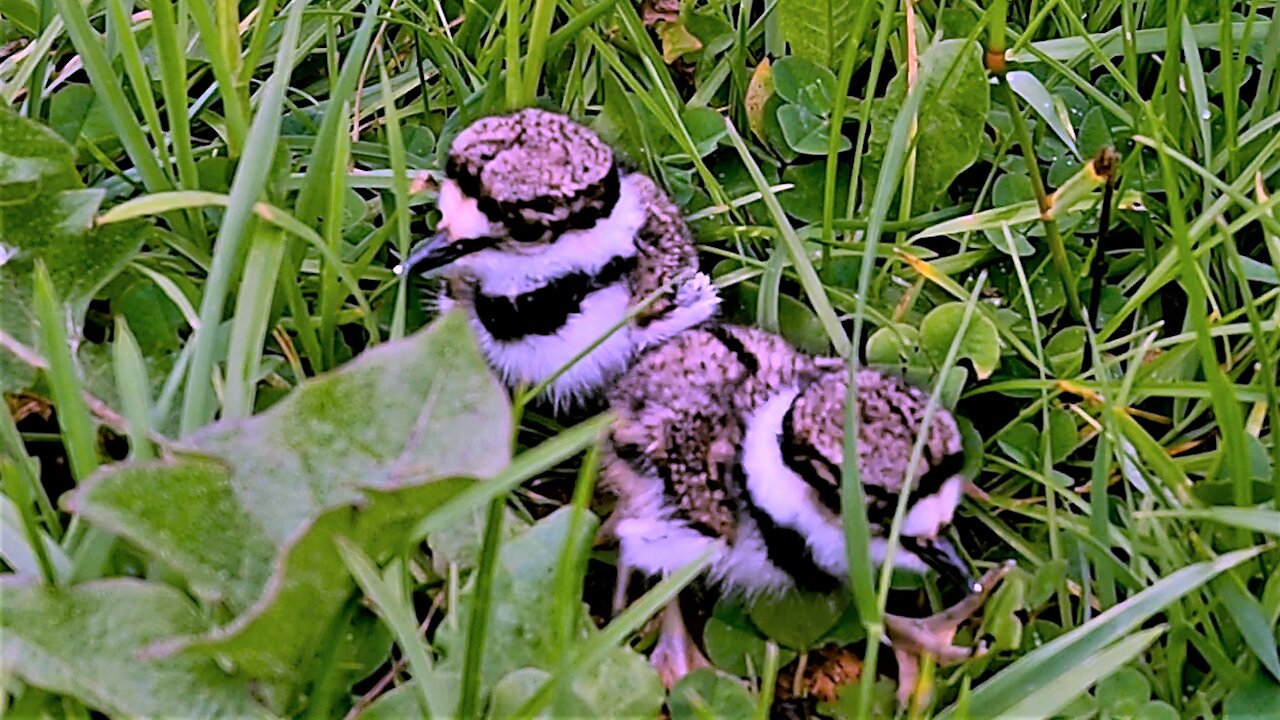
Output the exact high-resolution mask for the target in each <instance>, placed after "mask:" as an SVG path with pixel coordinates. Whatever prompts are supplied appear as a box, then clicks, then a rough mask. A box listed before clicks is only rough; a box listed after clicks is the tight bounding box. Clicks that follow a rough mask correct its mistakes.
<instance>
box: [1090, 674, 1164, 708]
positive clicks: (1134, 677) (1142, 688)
mask: <svg viewBox="0 0 1280 720" xmlns="http://www.w3.org/2000/svg"><path fill="white" fill-rule="evenodd" d="M1094 695H1095V696H1097V698H1098V705H1099V706H1100V707H1101V708H1102V709H1103V710H1106V711H1107V712H1109V713H1111V714H1112V715H1119V716H1121V717H1124V716H1128V715H1133V714H1134V713H1136V712H1137V711H1138V708H1139V707H1141V706H1142V705H1143V704H1144V703H1146V702H1147V700H1149V699H1151V682H1150V681H1149V680H1147V678H1146V676H1145V675H1143V674H1142V673H1140V672H1138V671H1137V670H1134V669H1133V668H1120V669H1119V670H1117V671H1115V672H1114V673H1112V674H1110V675H1108V676H1106V677H1104V678H1102V680H1100V681H1098V689H1097V690H1096V691H1095V692H1094Z"/></svg>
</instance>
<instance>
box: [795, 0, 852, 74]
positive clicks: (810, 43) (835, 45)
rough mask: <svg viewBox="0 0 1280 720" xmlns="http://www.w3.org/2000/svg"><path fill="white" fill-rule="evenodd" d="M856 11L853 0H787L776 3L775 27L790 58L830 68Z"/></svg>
mask: <svg viewBox="0 0 1280 720" xmlns="http://www.w3.org/2000/svg"><path fill="white" fill-rule="evenodd" d="M856 8H857V3H856V2H854V0H788V1H787V2H784V3H779V4H778V10H777V13H778V25H779V27H780V28H781V29H782V36H783V37H784V38H785V39H786V41H787V44H789V45H790V46H791V52H792V53H793V54H794V55H796V56H797V57H801V58H804V59H805V60H809V61H810V62H815V63H817V64H819V65H821V66H823V67H825V68H834V67H835V65H836V61H837V60H838V58H839V56H838V53H839V52H840V48H841V47H842V46H843V45H844V43H845V42H846V41H847V40H848V39H849V28H851V27H852V26H853V15H854V10H855V9H856Z"/></svg>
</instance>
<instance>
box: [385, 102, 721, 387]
mask: <svg viewBox="0 0 1280 720" xmlns="http://www.w3.org/2000/svg"><path fill="white" fill-rule="evenodd" d="M445 175H446V179H445V181H444V182H443V183H442V185H441V188H440V199H439V209H440V213H441V218H440V221H439V224H438V225H437V233H436V235H435V237H434V238H432V239H431V240H430V241H428V242H427V243H425V244H424V245H423V246H422V247H421V248H420V249H418V250H416V251H415V252H413V253H412V254H411V256H410V257H409V258H407V259H406V260H405V261H404V262H403V263H402V264H401V265H400V266H399V267H398V268H397V272H406V271H416V272H428V273H430V272H436V273H439V274H441V275H443V276H444V277H445V279H446V280H447V286H446V290H445V293H444V295H443V297H442V298H441V299H440V302H439V306H440V309H441V310H446V309H448V308H451V307H455V306H459V307H461V308H463V309H464V310H465V312H466V313H467V315H468V316H469V317H470V319H471V324H472V327H473V328H474V330H475V332H476V335H477V336H478V338H479V340H480V343H481V346H482V347H483V349H484V352H485V353H486V355H487V356H488V358H489V361H490V364H491V365H492V366H493V367H494V369H495V370H496V371H497V372H498V373H499V374H500V375H501V376H502V378H503V379H504V380H505V381H506V382H507V384H508V385H509V386H512V387H514V386H516V385H519V384H524V385H526V386H534V385H537V384H539V383H542V382H544V381H547V380H548V379H550V378H551V377H552V376H553V375H554V373H555V372H556V371H557V370H559V369H560V368H561V367H562V366H564V365H566V364H567V363H569V362H570V361H571V360H573V359H574V358H576V357H578V356H579V355H581V354H582V353H584V352H586V351H587V350H588V348H590V347H591V346H592V344H593V343H594V342H596V341H597V340H598V339H599V338H601V337H602V336H604V335H605V334H606V333H607V332H608V331H609V330H610V329H611V328H613V327H615V326H617V325H619V324H622V327H621V329H620V330H618V331H617V332H614V333H613V334H612V335H609V336H608V338H607V339H606V340H604V341H603V342H602V343H601V344H599V345H598V346H596V347H595V348H594V349H591V350H590V352H588V353H586V355H585V356H583V357H582V358H581V360H579V361H578V362H576V363H575V364H574V365H572V366H571V367H570V368H569V369H568V370H567V371H566V372H564V373H563V374H562V375H560V376H559V377H557V378H555V379H554V380H553V381H552V382H551V383H550V385H549V387H548V392H547V395H548V397H549V399H550V400H551V402H552V403H553V405H554V406H555V407H556V408H558V409H559V408H566V407H570V406H573V405H576V404H579V403H581V402H582V401H588V400H591V399H593V398H598V397H599V394H600V392H601V391H602V390H603V389H604V388H605V387H607V385H608V384H609V383H611V382H612V381H613V380H614V379H615V378H616V377H617V375H618V374H619V373H621V372H622V371H623V370H625V369H626V368H627V367H628V366H629V365H630V363H631V361H632V360H633V358H634V356H635V354H636V353H637V352H638V351H639V350H641V349H643V348H645V347H647V346H649V345H652V344H654V343H656V342H659V341H661V340H663V339H665V338H667V337H669V336H670V335H673V334H675V333H677V332H679V331H680V330H683V329H685V328H688V327H691V326H693V325H696V324H698V323H700V322H702V321H704V320H706V319H708V318H709V317H711V316H712V315H713V314H714V313H715V311H716V308H717V306H718V303H719V296H718V293H717V292H716V289H715V287H714V285H713V284H712V283H711V280H710V278H708V277H707V276H706V275H705V274H703V273H700V272H698V262H697V253H696V251H695V248H694V244H693V240H692V237H691V235H690V233H689V229H688V227H687V226H686V224H685V222H684V219H683V218H682V217H681V214H680V211H679V209H678V208H677V207H676V206H675V204H674V203H672V201H671V200H670V199H669V198H668V197H667V196H666V194H664V193H663V192H662V190H661V189H659V188H658V186H657V185H656V184H655V183H654V182H653V180H651V179H650V178H648V177H646V176H645V175H643V174H641V173H638V172H625V171H624V170H623V169H622V167H621V166H620V164H619V162H618V160H617V158H615V155H614V152H613V150H612V148H610V146H609V145H608V144H607V143H605V142H604V141H603V140H601V139H600V138H599V137H598V136H597V135H596V134H595V133H594V132H592V131H591V130H590V129H588V128H586V127H585V126H583V125H581V124H579V123H577V122H574V121H573V120H571V119H569V118H568V117H566V116H564V115H562V114H559V113H554V112H549V111H546V110H539V109H526V110H521V111H519V112H516V113H512V114H509V115H495V116H491V117H486V118H483V119H481V120H478V121H476V122H475V123H473V124H471V125H470V126H468V127H467V128H466V129H465V130H463V131H462V133H460V134H459V135H458V136H457V138H456V139H455V140H454V141H453V144H452V145H451V147H450V150H449V157H448V162H447V165H446V168H445ZM664 287H666V288H668V289H670V290H672V292H668V293H667V294H665V295H662V296H661V297H659V298H658V299H657V300H656V301H655V302H654V303H653V304H652V305H650V306H648V308H647V309H645V310H644V311H642V312H640V313H639V314H638V315H637V316H635V317H634V318H633V319H632V320H631V321H630V322H624V321H625V320H626V319H627V316H628V314H629V313H630V312H632V311H633V310H634V308H635V307H636V306H637V305H639V304H640V303H641V301H642V300H644V299H645V298H647V297H649V296H650V295H652V294H653V293H655V291H658V290H660V289H662V288H664Z"/></svg>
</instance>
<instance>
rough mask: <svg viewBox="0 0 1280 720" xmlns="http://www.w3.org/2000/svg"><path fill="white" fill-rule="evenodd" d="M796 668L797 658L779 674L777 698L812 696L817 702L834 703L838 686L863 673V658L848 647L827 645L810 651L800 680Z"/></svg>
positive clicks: (798, 666) (851, 681) (854, 679)
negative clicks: (797, 680) (797, 678)
mask: <svg viewBox="0 0 1280 720" xmlns="http://www.w3.org/2000/svg"><path fill="white" fill-rule="evenodd" d="M798 669H800V664H799V660H797V661H795V662H792V663H791V664H790V665H788V666H787V667H785V668H783V669H782V671H781V672H780V673H778V689H777V691H776V694H775V697H777V699H778V700H790V699H793V698H806V697H812V698H816V699H817V700H818V701H819V702H835V701H836V694H837V693H838V692H839V690H840V688H842V687H844V686H845V685H850V684H852V683H856V682H857V681H858V678H859V677H861V676H862V658H860V657H858V656H857V654H855V653H854V652H853V651H852V650H850V649H849V648H847V647H842V646H840V645H826V646H824V647H821V648H818V649H816V650H812V651H810V652H809V656H808V661H807V662H806V663H805V666H804V668H803V673H802V675H801V677H800V681H799V683H797V682H796V670H798Z"/></svg>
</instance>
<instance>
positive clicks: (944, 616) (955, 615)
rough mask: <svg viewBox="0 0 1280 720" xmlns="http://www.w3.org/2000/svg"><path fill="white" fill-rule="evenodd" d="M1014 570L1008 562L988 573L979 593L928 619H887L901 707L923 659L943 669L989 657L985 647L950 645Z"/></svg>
mask: <svg viewBox="0 0 1280 720" xmlns="http://www.w3.org/2000/svg"><path fill="white" fill-rule="evenodd" d="M1011 569H1013V563H1012V562H1006V563H1004V564H1002V565H999V566H996V567H994V568H992V569H991V570H988V571H987V573H986V574H985V575H983V576H982V579H981V580H980V581H979V584H980V585H981V589H980V590H979V591H978V592H975V593H972V594H970V595H968V596H967V597H965V598H964V599H963V600H961V601H960V602H958V603H956V604H955V605H952V606H951V607H949V608H946V609H945V610H942V611H940V612H937V613H934V614H933V615H930V616H929V617H923V618H908V617H902V616H900V615H888V614H886V615H885V616H884V624H885V630H886V635H887V636H888V642H889V645H890V646H892V648H893V654H894V657H895V658H897V660H898V702H899V703H900V704H901V705H903V706H904V707H905V706H906V704H907V703H908V702H909V701H910V699H911V692H912V690H913V689H914V688H915V684H916V677H917V675H918V674H919V668H920V657H921V656H923V655H925V654H928V655H932V656H933V657H934V658H936V659H937V661H938V663H939V664H941V665H954V664H955V663H958V662H961V661H963V660H967V659H969V658H970V657H974V656H981V655H983V654H985V653H986V648H985V647H983V646H982V645H979V646H978V647H977V648H976V649H974V648H967V647H960V646H957V645H953V644H952V643H951V641H952V640H953V639H955V636H956V631H957V630H959V629H960V626H961V625H963V624H964V623H965V622H966V621H968V620H969V619H970V618H972V617H973V616H974V614H975V613H977V612H978V610H979V609H980V608H981V607H982V605H983V603H985V602H986V600H987V596H988V595H990V594H991V591H992V590H993V589H995V586H996V585H998V584H999V583H1000V580H1001V579H1003V578H1004V576H1005V575H1006V574H1008V572H1009V571H1010V570H1011Z"/></svg>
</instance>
